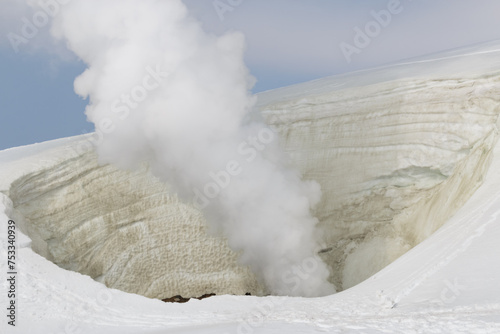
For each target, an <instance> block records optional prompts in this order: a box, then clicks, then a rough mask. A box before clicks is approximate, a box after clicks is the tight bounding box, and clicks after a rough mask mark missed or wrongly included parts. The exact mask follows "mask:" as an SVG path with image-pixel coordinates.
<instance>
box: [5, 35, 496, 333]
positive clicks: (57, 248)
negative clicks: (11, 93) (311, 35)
mask: <svg viewBox="0 0 500 334" xmlns="http://www.w3.org/2000/svg"><path fill="white" fill-rule="evenodd" d="M498 45H499V43H496V44H495V43H492V44H488V45H484V46H476V47H473V48H470V49H468V50H465V51H464V50H458V51H454V52H451V53H446V54H444V55H437V56H432V57H429V58H426V59H423V60H417V61H411V62H407V63H405V64H400V65H395V66H390V67H386V68H382V69H376V70H372V71H365V72H358V73H354V74H350V75H342V76H338V77H333V78H326V79H322V80H318V81H315V82H312V83H305V84H303V85H298V86H294V87H289V88H283V89H281V90H276V91H273V92H267V93H264V94H262V95H260V102H259V108H260V110H262V115H263V117H264V118H265V119H266V120H267V121H268V123H269V124H270V125H271V126H273V127H275V128H276V129H277V130H278V132H279V133H280V135H281V138H282V143H283V146H284V147H285V149H286V150H287V152H288V153H289V154H290V156H291V161H292V163H294V164H295V165H296V166H298V167H299V169H300V170H301V171H302V172H303V173H304V175H305V177H306V178H310V179H315V180H317V181H318V182H319V183H320V184H321V185H322V188H323V194H324V195H323V202H322V204H321V205H320V207H319V208H318V210H317V212H316V214H317V216H318V218H319V219H320V221H321V226H322V227H323V229H324V231H325V233H324V234H325V248H326V251H325V252H324V253H322V256H324V258H325V259H326V262H327V263H337V265H336V266H335V267H334V269H333V270H334V271H335V272H334V273H333V275H332V277H331V279H332V280H334V281H336V283H337V285H340V286H343V287H344V289H345V290H344V291H342V292H340V293H337V294H335V295H332V296H328V297H323V298H312V299H306V298H289V297H273V296H268V297H256V296H231V295H221V296H216V297H211V298H208V299H204V300H201V301H198V300H194V299H193V300H191V301H189V302H188V303H186V304H165V303H163V302H161V301H159V300H154V299H149V298H146V297H143V296H140V295H139V294H142V295H146V296H148V297H157V298H161V297H165V296H168V294H174V293H175V294H183V295H185V294H186V293H192V294H193V295H201V294H203V293H207V292H212V291H206V290H204V289H203V288H202V287H203V286H205V288H208V289H220V291H216V292H217V293H218V294H232V293H234V294H236V293H238V294H244V293H245V292H248V291H246V289H250V290H251V291H250V292H252V293H253V294H261V293H262V291H261V287H259V285H258V283H256V282H255V281H254V278H253V277H252V274H251V273H250V272H249V271H248V270H247V269H245V268H241V267H239V266H238V264H237V262H236V257H235V255H234V254H232V253H231V252H230V251H229V249H228V247H227V245H225V242H224V240H223V239H221V238H219V237H216V236H211V235H209V234H207V233H206V231H205V230H204V227H203V226H204V221H203V217H202V216H200V214H199V213H198V212H196V211H195V210H194V209H193V208H192V206H190V205H189V203H181V202H180V201H179V200H178V199H177V198H176V197H175V195H174V194H172V193H171V192H170V190H169V187H168V185H162V184H161V183H160V182H159V181H158V180H156V179H154V178H153V177H151V176H150V175H149V174H148V171H147V166H144V168H143V169H142V170H140V171H137V172H134V173H130V172H125V171H118V170H116V169H114V168H113V167H111V166H99V165H98V164H97V161H96V158H95V155H93V153H92V152H82V151H80V150H78V149H75V148H76V147H78V145H79V144H78V143H80V142H81V141H84V140H85V138H82V137H77V138H71V139H61V140H58V141H53V142H48V143H43V144H37V145H33V146H28V147H22V148H16V149H11V150H6V151H2V152H0V175H1V176H0V191H1V193H0V199H1V200H0V221H2V222H7V221H8V219H14V220H16V222H17V223H18V224H19V225H20V228H21V229H22V230H23V231H24V232H25V234H27V235H29V237H28V236H26V235H24V234H22V233H20V232H19V233H20V234H19V235H18V244H17V246H18V254H19V259H18V262H19V264H18V267H19V277H18V279H19V281H18V285H17V289H18V292H19V293H20V295H19V296H18V299H17V302H18V307H19V309H18V322H17V325H18V326H16V328H15V329H14V328H11V327H10V326H7V324H6V321H5V320H3V321H2V324H1V325H0V326H2V333H3V332H6V333H164V332H165V331H167V330H168V332H172V333H304V332H307V333H309V332H312V333H314V332H329V333H500V285H499V284H498V282H499V281H500V262H499V261H500V260H499V259H498V254H500V244H499V243H498V240H499V238H500V224H499V221H498V220H499V217H498V216H499V215H500V145H498V144H497V139H498V129H497V119H498V114H499V113H500V108H499V107H498V106H499V96H500V95H499V94H498V93H499V92H500V89H499V88H500V86H499V83H500V72H499V71H500V66H499V59H500V58H498V53H499V52H498V51H496V50H498V47H497V46H498ZM433 59H434V60H433ZM257 116H258V115H257ZM82 186H84V188H85V189H86V191H82ZM110 189H112V190H110ZM117 194H122V196H118V195H117ZM105 199H109V200H108V202H106V201H105ZM150 203H154V205H151V204H150ZM169 217H170V218H169ZM155 218H156V220H155ZM163 219H170V220H168V223H165V220H163ZM133 222H136V223H137V224H130V223H133ZM1 225H2V226H4V227H3V228H2V230H1V232H0V240H1V247H0V257H1V258H2V259H5V258H6V255H7V253H6V245H7V244H6V226H5V223H2V224H1ZM118 227H122V228H118ZM168 235H170V236H173V237H171V238H170V239H168V237H167V236H168ZM120 238H121V239H120ZM187 240H188V241H190V242H187ZM124 243H125V245H123V244H124ZM193 243H194V244H196V247H193V246H192V244H193ZM103 245H106V247H105V248H104V250H103V248H102V247H103ZM148 245H149V246H151V245H157V246H158V247H154V248H153V249H151V250H150V249H148V247H147V246H148ZM124 246H127V247H128V246H130V247H132V248H131V249H127V247H125V248H124ZM149 248H151V247H149ZM329 248H330V250H329ZM35 251H36V252H35ZM85 252H89V253H88V254H91V255H92V256H87V257H85V256H83V257H82V256H79V255H82V254H85ZM183 252H184V253H183ZM130 254H133V255H135V259H136V260H135V262H134V260H127V259H128V256H129V255H130ZM169 254H170V255H169ZM172 254H173V255H172ZM182 254H183V255H182ZM42 255H43V256H42ZM167 255H169V256H167ZM48 259H49V260H51V261H54V262H56V263H58V264H59V266H57V265H55V264H54V263H53V262H51V261H49V260H48ZM172 259H173V260H172ZM167 260H170V261H171V262H170V263H169V262H168V261H167ZM120 261H125V262H123V263H124V265H122V264H121V263H122V262H120ZM162 261H165V262H164V263H165V264H164V266H165V267H166V268H167V270H166V271H167V273H170V271H172V268H173V269H182V268H186V269H183V270H184V273H186V272H189V270H191V272H196V273H197V275H199V277H201V278H200V279H201V281H200V280H197V278H196V277H198V276H197V275H185V274H184V275H183V274H182V273H183V270H177V271H176V270H173V271H174V272H175V273H174V274H172V275H171V276H166V277H167V283H165V282H164V281H162V280H161V279H159V278H161V277H165V276H164V275H165V269H164V268H163V269H162V266H161V265H159V263H162ZM206 261H212V262H210V263H209V264H208V265H207V263H206ZM186 262H187V263H186ZM0 263H2V268H1V272H2V273H3V274H2V275H5V273H6V271H7V270H6V267H5V261H4V260H2V261H0ZM115 263H118V264H119V265H115V266H114V264H115ZM61 267H64V268H66V269H71V270H75V271H80V272H83V273H85V274H86V275H83V274H80V273H78V272H75V271H69V270H65V269H62V268H61ZM381 268H383V269H382V270H380V271H379V269H381ZM188 269H189V270H188ZM144 273H147V275H145V274H144ZM89 276H92V277H94V278H95V279H97V280H98V281H100V282H104V283H106V285H108V286H111V287H112V288H107V287H106V286H105V285H103V284H102V283H99V282H97V281H96V280H93V279H92V278H91V277H89ZM144 276H146V278H144ZM147 277H150V278H151V280H150V281H148V280H147ZM365 278H367V279H366V280H364V279H365ZM361 281H362V282H361ZM153 282H157V283H156V284H153ZM358 283H359V284H358ZM206 284H212V285H208V287H207V286H206ZM356 284H357V285H356ZM0 287H1V291H0V294H1V295H2V301H4V300H6V298H5V297H4V296H6V290H7V282H6V280H5V279H2V284H1V285H0ZM118 289H120V290H124V291H129V292H133V293H126V292H124V291H120V290H118ZM169 289H170V290H169ZM177 292H179V293H177ZM162 293H164V294H166V295H165V296H163V295H161V294H162ZM2 308H3V306H2Z"/></svg>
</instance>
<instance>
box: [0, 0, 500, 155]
mask: <svg viewBox="0 0 500 334" xmlns="http://www.w3.org/2000/svg"><path fill="white" fill-rule="evenodd" d="M45 1H49V0H45ZM53 1H55V0H53ZM103 1H105V0H103ZM138 1H140V0H138ZM165 1H168V0H165ZM23 2H25V1H20V0H0V75H1V77H0V115H1V119H0V149H5V148H8V147H14V146H19V145H26V144H30V143H34V142H40V141H45V140H50V139H56V138H61V137H66V136H71V135H78V134H81V133H84V132H86V131H92V129H93V125H92V124H90V123H88V122H87V121H86V117H85V115H84V107H85V105H86V102H85V101H82V100H81V99H80V98H79V97H78V96H76V94H75V93H74V92H73V80H74V78H75V77H76V76H77V75H78V74H79V73H81V72H82V71H83V70H84V65H83V64H82V63H80V62H79V61H78V59H76V58H75V57H73V56H72V55H71V54H69V53H68V52H65V51H64V47H63V46H61V45H56V44H54V43H53V42H52V41H51V39H50V33H49V30H50V23H47V24H40V25H41V27H40V28H39V31H38V32H37V33H36V34H34V36H33V37H30V38H29V39H27V43H26V44H20V45H18V52H17V53H16V52H15V51H14V49H13V47H12V45H11V43H10V42H9V40H8V38H7V36H8V34H9V33H15V34H18V35H20V36H22V28H23V25H24V21H23V20H27V21H30V22H33V15H34V14H35V13H36V12H37V11H36V10H35V11H33V10H32V9H30V8H27V7H26V6H25V5H23ZM184 2H185V3H186V4H187V5H188V7H189V9H190V10H191V12H192V14H193V15H194V16H195V17H196V18H198V19H199V20H201V21H202V22H203V24H204V27H205V29H206V30H207V31H210V32H213V33H214V34H221V33H223V32H224V31H227V30H240V31H242V32H243V33H244V34H245V35H246V39H247V53H246V61H247V65H248V67H249V68H250V70H251V72H252V73H253V75H254V76H255V77H256V78H257V80H258V82H257V84H256V86H255V88H254V92H259V91H263V90H268V89H273V88H277V87H281V86H286V85H290V84H294V83H299V82H304V81H307V80H311V79H315V78H319V77H324V76H328V75H332V74H337V73H343V72H349V71H354V70H358V69H363V68H368V67H374V66H378V65H382V64H386V63H391V62H395V61H398V60H401V59H405V58H411V57H416V56H419V55H424V54H429V53H434V52H439V51H442V50H446V49H451V48H457V47H461V46H466V45H471V44H476V43H481V42H485V41H490V40H494V39H500V1H498V0H400V1H397V0H216V1H213V0H184ZM398 2H399V4H398ZM216 5H217V6H216ZM216 7H217V8H216ZM381 11H382V12H381ZM391 11H392V13H391ZM374 13H378V14H374ZM384 13H391V14H390V17H388V16H387V15H384ZM377 15H378V16H379V17H378V20H379V22H381V23H377V21H376V16H377ZM42 23H43V22H42ZM358 28H359V30H357V29H358ZM366 29H368V32H369V35H371V37H370V36H368V38H369V40H368V41H367V40H364V39H363V38H362V37H359V36H358V38H357V40H356V35H359V33H357V32H356V31H364V33H366ZM370 29H371V30H370ZM11 36H12V35H11ZM341 46H342V47H343V49H344V51H342V48H341ZM346 50H347V51H346ZM353 50H355V51H353ZM345 54H347V55H348V57H347V58H349V61H348V59H347V58H346V56H345Z"/></svg>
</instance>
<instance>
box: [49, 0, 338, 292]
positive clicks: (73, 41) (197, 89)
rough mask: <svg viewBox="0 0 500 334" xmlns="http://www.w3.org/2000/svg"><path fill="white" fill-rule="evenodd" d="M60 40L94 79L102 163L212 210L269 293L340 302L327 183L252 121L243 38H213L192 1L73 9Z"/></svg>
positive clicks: (91, 3) (84, 80)
mask: <svg viewBox="0 0 500 334" xmlns="http://www.w3.org/2000/svg"><path fill="white" fill-rule="evenodd" d="M53 33H54V34H55V36H56V37H58V38H62V39H64V40H65V41H66V42H67V45H68V48H69V49H70V50H72V51H73V52H74V53H75V54H76V55H78V56H79V57H80V58H81V59H82V60H83V61H84V62H85V63H86V64H87V65H88V69H87V70H86V71H85V72H84V73H83V74H82V75H80V76H79V77H78V78H77V79H76V81H75V91H76V92H77V93H78V94H79V95H81V96H82V97H89V99H90V103H89V105H88V107H87V110H86V113H87V116H88V118H89V120H90V121H92V122H93V123H94V124H95V126H96V132H97V134H98V135H99V138H98V139H97V140H96V147H97V151H98V153H99V157H100V160H101V162H103V163H112V164H115V165H117V166H119V167H121V168H127V169H131V168H135V167H136V166H138V165H139V164H140V163H142V162H144V161H147V162H148V163H149V164H150V166H151V168H152V171H153V173H154V174H155V175H156V176H158V177H160V178H161V179H163V180H165V181H166V182H168V183H169V184H172V185H173V186H174V187H175V189H176V190H177V191H178V193H179V195H180V196H181V197H182V198H184V199H185V200H189V201H193V203H194V204H195V205H196V206H197V207H199V208H200V209H202V210H203V212H204V214H205V216H206V217H207V220H208V222H209V224H210V227H211V228H212V230H213V231H217V232H219V233H222V234H223V235H224V236H225V237H227V238H228V240H229V244H230V246H231V247H232V249H233V250H235V251H237V252H239V254H241V256H240V261H241V263H242V264H243V265H248V266H249V267H250V268H251V269H252V270H253V272H254V273H255V274H256V275H257V277H258V278H259V279H261V280H262V282H263V283H264V284H265V285H266V286H267V288H268V289H269V292H271V293H274V294H282V295H296V296H308V297H312V296H321V295H326V294H330V293H333V292H335V289H334V287H333V286H332V285H331V284H330V283H328V281H327V278H328V276H329V271H328V269H327V267H326V265H325V264H324V263H323V262H322V261H321V259H320V258H319V257H318V256H317V250H318V249H317V248H318V235H317V230H316V224H317V219H316V218H314V217H313V216H312V215H311V212H310V210H311V209H312V208H313V207H314V205H316V204H317V203H318V201H319V199H320V196H321V192H320V189H319V186H318V184H317V183H315V182H305V181H302V180H301V175H300V174H299V173H298V172H297V171H296V170H294V169H293V168H291V167H290V166H287V164H286V163H285V162H284V161H286V159H285V158H284V155H283V153H281V152H280V149H279V145H278V143H277V137H276V136H275V134H274V132H273V131H271V130H270V129H269V128H267V127H266V126H265V124H263V123H258V122H250V121H249V120H248V119H249V113H250V112H251V111H252V108H253V104H254V98H253V97H252V96H251V95H250V94H249V89H250V88H251V86H252V84H253V78H252V77H251V76H250V75H249V73H248V69H247V68H246V66H245V64H244V62H243V52H244V38H243V36H242V35H241V34H240V33H228V34H225V35H223V36H221V37H217V36H213V35H209V34H206V33H204V32H203V30H202V29H201V27H200V24H199V23H198V22H196V21H195V20H194V19H192V18H191V17H189V15H188V13H187V10H186V7H185V6H184V5H183V4H182V2H181V1H180V0H140V1H139V0H73V1H71V2H69V3H68V4H66V5H64V7H63V8H62V10H61V15H59V16H57V17H56V18H55V23H54V27H53Z"/></svg>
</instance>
